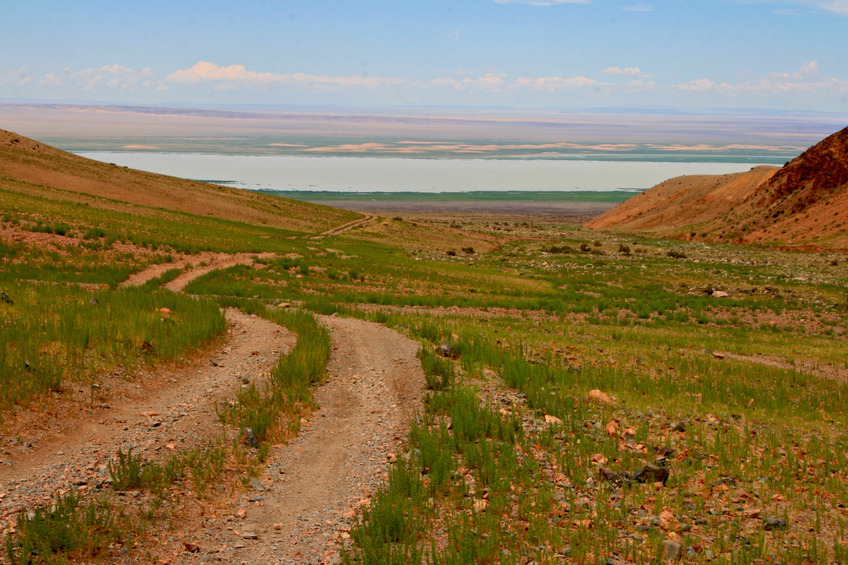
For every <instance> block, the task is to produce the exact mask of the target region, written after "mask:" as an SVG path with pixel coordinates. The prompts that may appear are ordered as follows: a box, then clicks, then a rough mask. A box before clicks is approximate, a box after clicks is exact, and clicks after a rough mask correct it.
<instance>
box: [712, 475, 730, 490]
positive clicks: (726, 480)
mask: <svg viewBox="0 0 848 565" xmlns="http://www.w3.org/2000/svg"><path fill="white" fill-rule="evenodd" d="M717 485H724V486H727V487H735V486H736V479H734V478H733V475H719V476H718V479H717V480H716V481H715V482H713V483H712V484H711V485H710V486H717Z"/></svg>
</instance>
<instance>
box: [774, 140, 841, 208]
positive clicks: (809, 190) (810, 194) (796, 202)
mask: <svg viewBox="0 0 848 565" xmlns="http://www.w3.org/2000/svg"><path fill="white" fill-rule="evenodd" d="M846 184H848V128H845V129H843V130H842V131H839V132H837V133H835V134H833V135H831V136H830V137H828V138H827V139H825V140H824V141H822V142H821V143H819V144H817V145H815V146H814V147H812V148H810V149H808V150H807V151H805V152H804V153H803V154H801V155H800V156H799V157H796V158H795V159H793V160H792V161H791V162H789V163H787V164H786V166H785V167H783V168H782V169H781V170H780V171H779V172H778V173H777V174H776V175H774V177H773V178H772V179H771V180H770V181H769V182H768V183H767V184H766V185H765V186H764V187H763V189H764V190H763V192H764V193H765V194H767V195H769V196H771V199H770V200H769V199H768V198H767V197H766V196H765V195H764V197H763V200H762V201H761V202H762V203H763V204H767V205H769V204H773V203H775V202H778V201H780V200H781V199H791V200H792V204H793V209H792V211H793V212H798V211H801V210H803V209H804V208H805V207H806V206H808V205H810V204H813V203H815V202H817V201H819V200H821V199H822V198H823V197H826V196H828V195H830V194H832V193H834V192H835V191H837V190H838V189H839V188H840V187H843V186H844V185H846Z"/></svg>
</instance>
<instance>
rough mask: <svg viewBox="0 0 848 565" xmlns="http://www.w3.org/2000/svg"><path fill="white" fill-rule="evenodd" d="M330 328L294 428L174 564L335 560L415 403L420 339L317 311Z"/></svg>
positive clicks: (420, 377)
mask: <svg viewBox="0 0 848 565" xmlns="http://www.w3.org/2000/svg"><path fill="white" fill-rule="evenodd" d="M322 321H323V323H325V324H326V325H327V326H328V327H329V329H330V332H331V335H332V339H333V351H332V355H331V359H330V363H329V372H330V376H329V378H328V380H327V382H326V383H325V384H324V385H322V386H321V387H319V388H318V390H317V391H316V400H317V401H318V404H319V405H320V408H319V410H318V411H316V412H315V413H314V414H313V415H312V419H311V421H309V422H307V423H305V424H304V427H303V430H302V431H301V434H300V435H299V436H298V437H297V438H296V439H295V440H294V441H293V442H291V443H290V444H289V445H287V446H280V447H276V448H275V449H274V450H273V452H272V455H271V458H270V464H269V465H268V466H267V467H266V468H265V470H264V473H263V474H262V476H260V477H259V478H258V480H257V481H254V482H253V489H252V490H251V491H250V492H248V493H245V494H244V495H243V496H241V497H240V498H239V499H238V500H237V501H236V503H235V504H234V505H233V507H232V508H231V509H230V513H229V514H228V515H227V516H226V517H224V518H223V519H222V520H220V521H216V522H215V523H207V524H206V525H205V527H204V528H203V530H202V532H201V533H200V535H199V538H198V539H197V540H196V543H197V545H199V546H200V547H201V548H204V549H203V550H202V551H201V552H200V553H196V554H185V555H184V556H183V557H182V558H181V559H180V560H179V562H180V563H202V562H206V561H208V559H209V558H210V553H211V554H212V556H213V558H214V559H216V560H218V561H223V562H227V563H257V564H277V563H279V564H288V563H335V562H337V560H338V548H339V543H340V542H341V541H342V540H343V539H344V538H345V537H346V536H347V530H348V529H349V527H350V525H351V523H352V522H353V518H354V516H355V515H356V514H357V513H358V512H360V511H361V509H362V508H363V506H365V505H367V504H368V502H369V499H368V497H369V496H370V494H371V492H373V491H374V490H375V489H376V487H377V486H378V485H379V484H380V482H381V481H382V480H383V479H384V478H385V477H386V473H387V468H388V461H389V459H390V458H393V457H394V454H396V452H397V449H398V447H399V446H400V444H401V443H402V442H403V441H404V439H405V436H406V433H407V426H408V423H409V420H410V418H411V417H412V416H413V415H414V413H415V412H416V411H417V410H418V409H419V408H420V406H421V398H422V395H423V392H424V374H423V372H422V370H421V365H420V363H419V362H418V359H417V357H416V352H417V350H418V344H417V343H416V342H414V341H412V340H410V339H408V338H406V337H404V336H402V335H401V334H399V333H398V332H396V331H394V330H391V329H388V328H385V327H383V326H380V325H378V324H374V323H370V322H365V321H362V320H353V319H346V318H336V317H324V318H322Z"/></svg>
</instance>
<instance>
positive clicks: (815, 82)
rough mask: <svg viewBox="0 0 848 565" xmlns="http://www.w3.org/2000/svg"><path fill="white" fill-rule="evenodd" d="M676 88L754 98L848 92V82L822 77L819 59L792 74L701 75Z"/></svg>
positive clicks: (673, 87)
mask: <svg viewBox="0 0 848 565" xmlns="http://www.w3.org/2000/svg"><path fill="white" fill-rule="evenodd" d="M671 88H672V89H675V90H679V91H684V92H712V93H716V94H721V95H725V96H730V97H737V96H742V95H747V96H749V97H751V96H752V97H754V98H762V97H765V96H773V95H780V94H798V93H807V94H816V95H821V94H828V93H830V94H833V93H846V92H848V81H846V80H839V79H836V78H826V77H822V76H821V74H820V73H819V64H818V62H817V61H810V62H809V63H805V64H803V65H801V68H800V69H798V70H797V71H795V72H791V73H786V72H784V73H771V74H768V75H766V76H765V77H763V78H760V79H758V80H747V81H743V82H738V83H730V82H722V83H717V82H714V81H712V80H710V79H708V78H700V79H697V80H693V81H691V82H688V83H685V84H676V85H672V86H671Z"/></svg>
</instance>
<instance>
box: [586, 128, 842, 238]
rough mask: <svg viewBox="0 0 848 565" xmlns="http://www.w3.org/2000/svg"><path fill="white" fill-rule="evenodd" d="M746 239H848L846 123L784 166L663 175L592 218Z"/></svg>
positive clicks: (664, 232)
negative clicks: (667, 177)
mask: <svg viewBox="0 0 848 565" xmlns="http://www.w3.org/2000/svg"><path fill="white" fill-rule="evenodd" d="M587 227H590V228H596V229H597V228H611V229H616V230H627V231H637V232H647V233H650V234H653V235H658V236H659V235H661V236H686V237H697V238H700V239H705V240H717V241H735V242H740V243H777V244H784V245H795V246H798V245H801V246H803V245H818V246H825V247H834V248H835V247H839V248H845V247H848V128H845V129H843V130H842V131H839V132H837V133H835V134H833V135H831V136H830V137H828V138H827V139H825V140H823V141H822V142H820V143H818V144H816V145H815V146H814V147H811V148H810V149H808V150H807V151H805V152H804V153H803V154H802V155H800V156H798V157H797V158H795V159H793V160H792V161H791V162H790V163H787V164H786V165H785V166H784V167H783V168H781V169H775V168H774V167H755V168H754V169H752V170H750V171H748V172H746V173H738V174H736V175H723V176H698V177H678V178H676V179H671V180H668V181H665V182H664V183H661V184H659V185H657V186H655V187H654V188H652V189H650V190H647V191H645V192H644V193H642V194H640V195H639V196H637V197H634V198H632V199H630V200H628V201H627V202H624V203H623V204H621V205H619V206H618V207H616V208H613V209H612V210H610V211H609V212H607V213H606V214H604V215H602V216H600V217H598V218H597V219H595V220H593V221H592V222H590V223H588V224H587Z"/></svg>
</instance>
